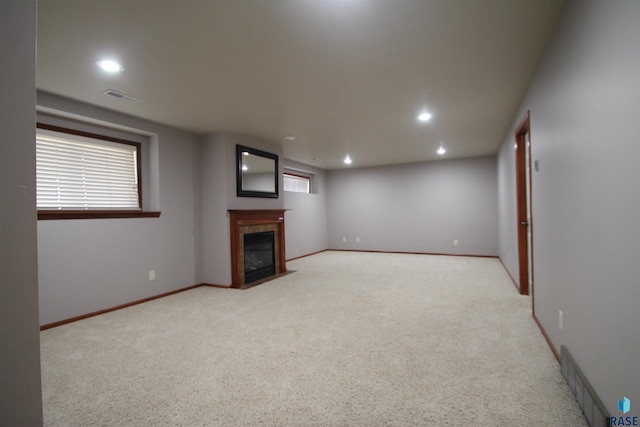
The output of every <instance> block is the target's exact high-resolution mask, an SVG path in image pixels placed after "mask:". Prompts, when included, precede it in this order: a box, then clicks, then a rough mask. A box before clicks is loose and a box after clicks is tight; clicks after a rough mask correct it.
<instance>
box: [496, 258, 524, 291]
mask: <svg viewBox="0 0 640 427" xmlns="http://www.w3.org/2000/svg"><path fill="white" fill-rule="evenodd" d="M498 259H499V260H500V264H502V267H504V271H506V272H507V274H508V275H509V278H510V279H511V283H513V286H515V288H516V290H517V291H518V292H520V288H519V287H518V282H516V279H514V278H513V276H512V275H511V272H510V271H509V269H508V268H507V266H506V265H504V262H502V258H500V257H498Z"/></svg>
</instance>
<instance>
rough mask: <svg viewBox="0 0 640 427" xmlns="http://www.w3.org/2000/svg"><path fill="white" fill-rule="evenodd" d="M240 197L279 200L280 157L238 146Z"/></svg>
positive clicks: (238, 192) (237, 180) (237, 160)
mask: <svg viewBox="0 0 640 427" xmlns="http://www.w3.org/2000/svg"><path fill="white" fill-rule="evenodd" d="M236 163H237V179H236V182H237V188H238V191H237V195H238V197H266V198H273V199H276V198H278V155H277V154H273V153H267V152H266V151H262V150H257V149H255V148H251V147H245V146H243V145H236Z"/></svg>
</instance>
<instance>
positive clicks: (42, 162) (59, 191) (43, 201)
mask: <svg viewBox="0 0 640 427" xmlns="http://www.w3.org/2000/svg"><path fill="white" fill-rule="evenodd" d="M139 164H140V144H138V143H136V142H130V141H125V140H122V139H118V138H111V137H106V136H102V135H97V134H92V133H87V132H81V131H76V130H73V129H67V128H61V127H57V126H50V125H45V124H38V129H37V131H36V186H37V192H36V194H37V197H36V198H37V206H38V218H39V219H65V218H96V217H102V218H112V217H132V216H157V215H138V214H140V213H142V212H141V211H142V202H141V201H142V193H141V185H140V167H139ZM148 214H149V213H148ZM156 214H158V215H159V213H156Z"/></svg>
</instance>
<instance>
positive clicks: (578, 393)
mask: <svg viewBox="0 0 640 427" xmlns="http://www.w3.org/2000/svg"><path fill="white" fill-rule="evenodd" d="M560 368H561V370H562V376H563V377H564V379H565V380H566V381H567V384H569V388H570V389H571V393H573V395H574V396H575V398H576V400H577V401H578V404H579V405H580V408H581V409H582V412H583V413H584V416H585V417H586V418H587V422H588V423H589V425H590V426H592V427H604V426H608V425H609V417H610V416H611V415H610V414H609V411H607V408H606V407H605V406H604V404H603V403H602V401H601V400H600V398H599V397H598V395H597V394H596V392H595V390H593V387H591V384H589V381H587V379H586V378H585V376H584V375H583V374H582V371H581V370H580V368H579V367H578V365H577V364H576V361H575V360H573V357H571V354H570V353H569V350H567V347H565V346H561V347H560Z"/></svg>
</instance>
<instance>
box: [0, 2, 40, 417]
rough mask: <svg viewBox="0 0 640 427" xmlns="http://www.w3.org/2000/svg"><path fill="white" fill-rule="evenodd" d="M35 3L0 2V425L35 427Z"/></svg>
mask: <svg viewBox="0 0 640 427" xmlns="http://www.w3.org/2000/svg"><path fill="white" fill-rule="evenodd" d="M35 34H36V2H35V1H26V0H22V1H17V0H16V1H10V0H0V53H1V57H2V58H3V61H2V67H0V93H2V97H0V129H2V142H1V143H0V343H1V344H0V346H1V347H0V424H2V425H8V426H37V425H42V395H41V391H40V390H41V388H40V334H39V331H38V273H37V247H36V245H37V244H36V204H35V79H36V71H35V70H36V66H35V57H36V55H35V50H36V49H35V48H36V41H35Z"/></svg>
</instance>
